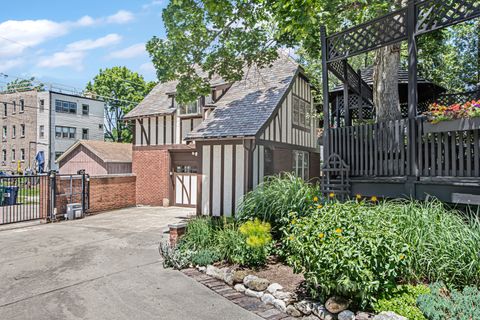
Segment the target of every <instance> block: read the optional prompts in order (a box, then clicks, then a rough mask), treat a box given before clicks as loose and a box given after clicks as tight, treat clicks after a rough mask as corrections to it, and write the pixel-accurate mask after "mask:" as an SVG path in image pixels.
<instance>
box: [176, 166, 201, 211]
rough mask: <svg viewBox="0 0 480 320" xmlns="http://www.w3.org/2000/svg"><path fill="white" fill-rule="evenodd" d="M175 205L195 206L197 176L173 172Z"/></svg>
mask: <svg viewBox="0 0 480 320" xmlns="http://www.w3.org/2000/svg"><path fill="white" fill-rule="evenodd" d="M174 175H175V205H176V206H188V207H195V206H196V205H197V174H196V173H179V172H175V174H174Z"/></svg>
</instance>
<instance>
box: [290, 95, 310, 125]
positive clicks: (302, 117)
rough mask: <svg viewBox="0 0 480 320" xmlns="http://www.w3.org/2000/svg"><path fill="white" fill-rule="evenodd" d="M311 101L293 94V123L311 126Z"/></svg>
mask: <svg viewBox="0 0 480 320" xmlns="http://www.w3.org/2000/svg"><path fill="white" fill-rule="evenodd" d="M310 122H311V120H310V102H307V101H305V100H302V99H300V98H299V97H296V96H293V124H294V125H297V126H300V127H304V128H310Z"/></svg>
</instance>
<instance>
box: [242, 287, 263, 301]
mask: <svg viewBox="0 0 480 320" xmlns="http://www.w3.org/2000/svg"><path fill="white" fill-rule="evenodd" d="M245 294H246V295H247V296H249V297H254V298H258V299H260V298H261V297H262V296H263V291H255V290H251V289H247V290H245Z"/></svg>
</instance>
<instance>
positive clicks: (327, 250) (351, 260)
mask: <svg viewBox="0 0 480 320" xmlns="http://www.w3.org/2000/svg"><path fill="white" fill-rule="evenodd" d="M379 209H380V207H377V206H374V205H365V204H363V203H356V202H346V203H338V202H337V203H335V202H333V203H331V204H329V205H326V206H325V207H324V208H322V209H318V210H317V211H315V212H314V213H312V214H311V215H309V216H307V217H298V216H297V215H295V214H292V215H291V216H290V225H289V226H287V227H285V228H284V229H283V230H284V234H285V240H284V242H283V244H284V246H285V250H286V251H287V252H288V253H289V256H288V259H287V261H288V262H289V263H290V264H291V265H292V266H293V267H294V269H295V271H296V272H303V273H304V276H305V279H306V281H307V284H308V285H309V287H310V289H311V294H312V295H314V296H315V295H319V296H320V298H326V297H328V296H330V295H332V294H338V295H341V296H345V297H349V298H353V299H354V300H356V301H357V302H359V303H360V304H361V305H362V306H365V305H366V304H368V303H371V302H373V301H375V298H376V297H378V296H379V295H380V294H381V293H388V292H389V291H391V290H393V289H394V288H395V287H396V281H397V279H399V278H401V277H402V276H404V275H405V273H406V271H407V260H408V256H409V251H408V250H409V247H408V245H407V244H406V243H405V241H404V240H403V239H402V237H400V235H399V234H398V233H396V232H395V227H394V226H393V225H392V222H390V221H388V220H384V219H379V217H381V215H382V214H381V213H379Z"/></svg>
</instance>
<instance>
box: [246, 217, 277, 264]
mask: <svg viewBox="0 0 480 320" xmlns="http://www.w3.org/2000/svg"><path fill="white" fill-rule="evenodd" d="M239 231H240V233H241V234H242V235H243V237H244V239H245V244H246V250H245V255H244V260H245V261H247V262H248V265H249V266H260V265H263V264H265V262H266V261H267V258H268V255H269V253H270V249H271V246H270V245H271V242H272V234H271V233H270V231H271V227H270V223H268V222H261V221H260V220H258V219H255V220H253V221H247V222H245V223H244V224H242V225H241V226H240V228H239Z"/></svg>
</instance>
